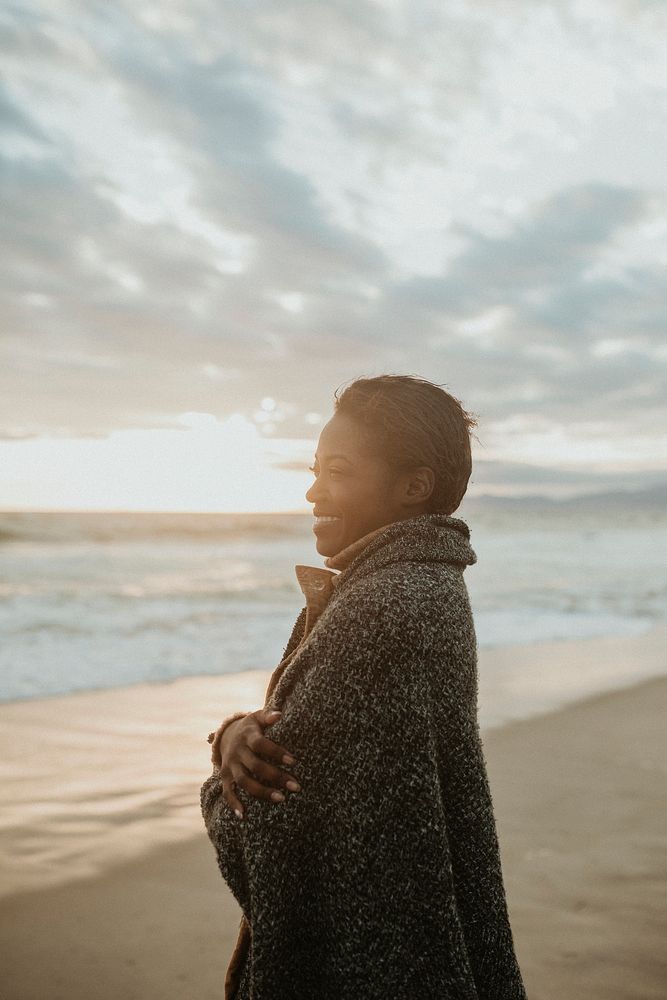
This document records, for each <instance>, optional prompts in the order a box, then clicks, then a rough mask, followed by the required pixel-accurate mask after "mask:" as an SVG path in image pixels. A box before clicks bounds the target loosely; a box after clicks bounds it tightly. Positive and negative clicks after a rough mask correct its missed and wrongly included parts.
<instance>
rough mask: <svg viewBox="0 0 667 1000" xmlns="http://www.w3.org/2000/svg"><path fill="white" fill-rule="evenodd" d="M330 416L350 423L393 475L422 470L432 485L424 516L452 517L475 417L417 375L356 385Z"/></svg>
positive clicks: (466, 475) (463, 484)
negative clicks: (340, 416) (428, 474)
mask: <svg viewBox="0 0 667 1000" xmlns="http://www.w3.org/2000/svg"><path fill="white" fill-rule="evenodd" d="M339 392H340V390H339V389H336V391H335V393H334V397H335V403H334V411H335V412H336V413H340V414H343V415H346V416H348V417H350V418H351V419H353V420H355V421H356V422H357V423H358V424H359V425H360V426H361V427H362V428H363V429H364V431H365V433H366V441H367V447H368V448H369V450H370V451H371V452H372V453H374V454H376V453H377V452H379V453H380V455H381V456H382V458H384V459H385V461H386V462H387V463H388V464H389V465H390V466H391V467H392V468H394V469H396V470H399V469H408V468H414V467H417V466H420V465H426V466H428V467H429V468H431V469H432V470H433V473H434V476H435V485H434V488H433V492H432V494H431V496H430V498H429V501H428V510H427V513H431V514H435V513H443V514H452V513H453V512H454V511H455V510H456V509H457V507H458V506H459V504H460V503H461V500H462V499H463V497H464V495H465V491H466V489H467V487H468V480H469V479H470V475H471V472H472V455H471V450H470V433H471V429H472V428H473V427H476V426H477V419H476V416H477V415H476V414H473V413H469V412H468V411H466V410H464V409H463V406H462V404H461V402H460V400H458V399H456V398H455V397H454V396H451V395H450V394H449V393H448V392H445V390H444V389H443V388H442V387H441V386H439V385H437V384H435V383H434V382H429V381H427V380H426V379H423V378H418V377H417V376H416V375H378V376H377V377H375V378H358V379H355V381H354V382H352V383H351V384H350V385H348V386H347V388H346V389H344V391H343V392H342V393H341V394H340V395H339Z"/></svg>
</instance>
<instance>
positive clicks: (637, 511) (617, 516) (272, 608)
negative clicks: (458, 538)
mask: <svg viewBox="0 0 667 1000" xmlns="http://www.w3.org/2000/svg"><path fill="white" fill-rule="evenodd" d="M615 497H616V500H615V502H614V504H611V505H609V506H605V505H603V504H601V505H599V506H596V504H595V503H594V502H591V498H590V497H589V498H587V502H584V503H582V504H577V503H576V502H567V501H563V502H544V501H540V500H539V498H536V499H534V500H530V499H529V500H523V501H522V502H517V503H512V502H496V503H494V502H492V499H491V498H480V499H478V500H477V501H473V500H468V499H467V498H466V500H464V504H462V506H461V507H460V508H459V510H458V511H457V512H456V514H455V516H456V517H461V518H462V519H463V520H464V521H466V523H467V524H468V525H469V527H470V531H471V539H470V540H471V544H472V547H473V549H474V550H475V552H476V554H477V563H476V564H475V565H473V566H470V567H468V568H467V569H466V570H465V580H466V583H467V586H468V591H469V594H470V599H471V603H472V607H473V613H474V618H475V629H476V634H477V643H478V646H479V647H480V648H483V647H492V646H503V645H510V644H515V643H529V642H539V641H543V640H563V639H576V638H586V637H596V636H623V635H633V634H639V633H641V632H645V631H648V630H649V629H650V628H651V627H652V626H653V625H655V624H657V623H659V622H664V621H665V620H666V619H667V601H666V599H665V598H666V597H667V560H666V559H665V548H666V547H665V539H666V533H665V528H666V526H667V515H666V514H665V509H664V507H661V506H659V505H655V504H649V505H648V506H647V507H646V509H641V507H640V506H638V504H637V499H636V497H635V496H634V495H632V494H628V498H627V500H625V501H624V500H623V498H621V500H620V501H619V500H618V494H616V495H615ZM311 525H312V518H311V516H310V515H309V514H304V515H302V514H247V515H238V514H144V513H100V512H90V513H56V512H54V513H34V512H5V513H0V700H2V701H11V700H16V699H29V698H37V697H44V696H50V695H56V694H65V693H68V692H73V691H82V690H91V689H100V688H111V687H118V686H124V685H129V684H135V683H138V682H146V681H147V682H160V681H168V680H172V679H174V678H177V677H184V676H192V675H214V674H228V673H236V672H237V671H240V670H249V669H250V670H251V669H258V670H263V671H266V670H271V669H273V667H275V666H276V664H277V663H278V662H279V660H280V657H281V655H282V652H283V649H284V647H285V645H286V643H287V640H288V638H289V635H290V631H291V628H292V625H293V623H294V620H295V618H296V616H297V614H298V613H299V610H300V609H301V607H302V606H303V599H302V594H301V591H300V589H299V586H298V583H297V580H296V576H295V574H294V565H295V563H306V564H310V565H315V566H322V565H323V560H322V557H321V556H319V555H318V553H317V551H316V549H315V541H314V535H313V534H312V529H311Z"/></svg>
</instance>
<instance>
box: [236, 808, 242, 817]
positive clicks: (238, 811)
mask: <svg viewBox="0 0 667 1000" xmlns="http://www.w3.org/2000/svg"><path fill="white" fill-rule="evenodd" d="M234 812H235V813H236V815H237V816H238V818H239V819H243V813H242V812H241V810H240V809H235V810H234Z"/></svg>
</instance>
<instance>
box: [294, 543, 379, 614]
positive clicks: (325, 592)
mask: <svg viewBox="0 0 667 1000" xmlns="http://www.w3.org/2000/svg"><path fill="white" fill-rule="evenodd" d="M388 527H389V525H386V524H385V525H383V526H382V527H381V528H375V529H374V530H373V531H369V532H368V534H366V535H363V536H362V537H361V538H357V540H356V541H355V542H351V543H350V544H349V545H346V546H345V548H344V549H341V550H340V552H337V553H336V555H334V556H327V558H326V559H325V560H324V562H325V564H326V565H327V566H329V567H331V569H323V568H321V567H320V566H303V565H301V564H298V565H296V566H295V567H294V571H295V573H296V578H297V580H298V581H299V586H300V587H301V590H302V593H303V596H304V597H305V598H306V606H307V608H308V619H309V620H310V621H311V622H312V621H313V619H314V618H315V617H317V615H319V614H320V613H321V612H322V611H323V610H324V608H325V607H326V606H327V604H328V603H329V599H330V597H331V595H332V593H333V591H334V588H335V586H336V584H337V582H338V577H339V575H340V571H342V570H344V569H347V567H348V566H349V565H350V564H351V563H352V562H353V561H354V559H356V558H357V556H358V555H360V553H361V552H363V550H364V549H365V548H366V546H367V545H369V544H370V542H372V541H373V539H374V538H376V537H377V536H378V535H379V534H381V533H382V532H383V531H384V530H385V529H386V528H388ZM332 570H336V571H337V572H335V573H334V572H332Z"/></svg>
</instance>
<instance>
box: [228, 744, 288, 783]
mask: <svg viewBox="0 0 667 1000" xmlns="http://www.w3.org/2000/svg"><path fill="white" fill-rule="evenodd" d="M238 757H239V758H240V760H241V763H242V764H243V766H244V768H245V770H246V772H248V773H249V774H252V775H254V776H255V777H256V778H258V779H259V780H260V781H264V782H266V783H267V784H269V785H271V786H272V787H273V788H277V789H278V791H280V790H281V789H283V788H288V789H289V790H290V792H299V791H301V786H300V785H299V782H298V781H297V780H296V778H295V777H294V775H292V774H290V773H289V771H282V770H281V769H280V768H279V767H274V766H273V765H272V764H269V763H267V761H265V760H262V758H261V757H258V756H257V755H256V754H254V753H253V752H252V750H250V749H248V748H247V747H246V748H242V749H240V750H239V752H238Z"/></svg>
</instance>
